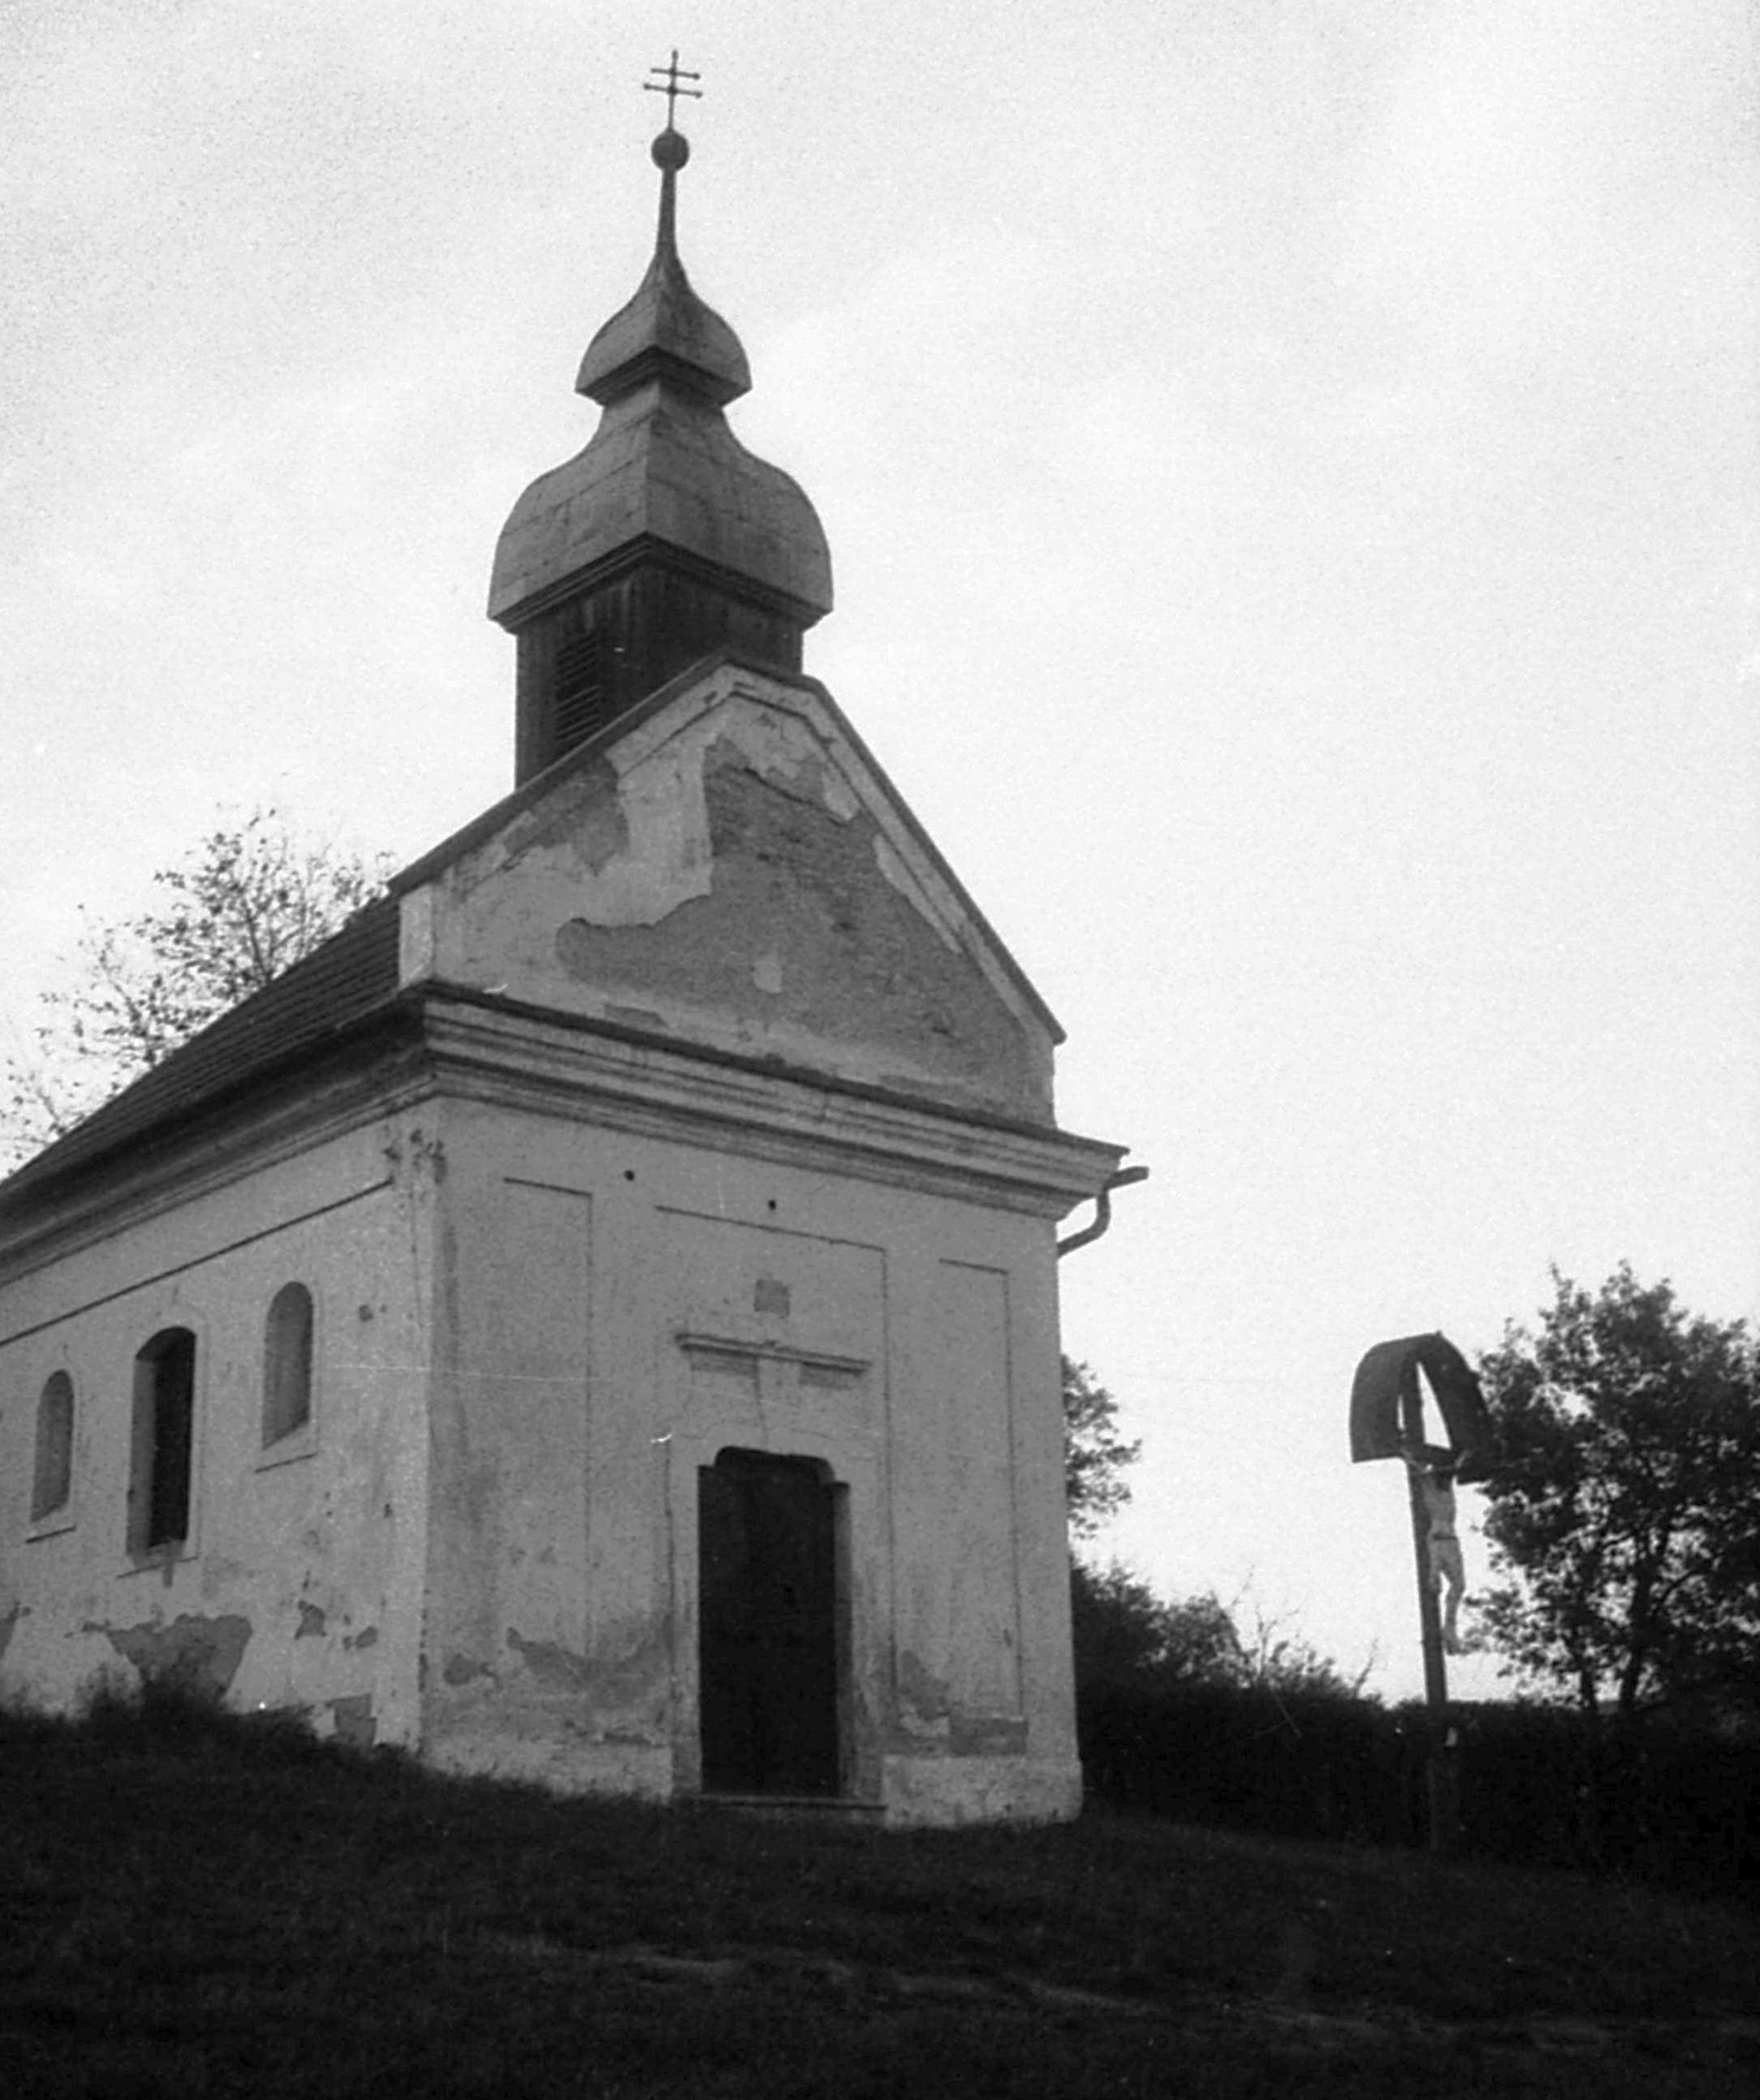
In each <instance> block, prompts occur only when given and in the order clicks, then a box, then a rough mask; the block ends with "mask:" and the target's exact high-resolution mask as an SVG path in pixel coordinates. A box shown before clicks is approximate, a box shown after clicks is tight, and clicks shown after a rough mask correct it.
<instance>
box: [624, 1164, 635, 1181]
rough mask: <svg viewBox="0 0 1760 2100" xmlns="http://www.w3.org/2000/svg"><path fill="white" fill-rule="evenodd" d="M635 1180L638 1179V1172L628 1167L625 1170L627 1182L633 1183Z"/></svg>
mask: <svg viewBox="0 0 1760 2100" xmlns="http://www.w3.org/2000/svg"><path fill="white" fill-rule="evenodd" d="M635 1178H636V1170H635V1168H634V1167H625V1168H624V1180H626V1181H633V1180H635Z"/></svg>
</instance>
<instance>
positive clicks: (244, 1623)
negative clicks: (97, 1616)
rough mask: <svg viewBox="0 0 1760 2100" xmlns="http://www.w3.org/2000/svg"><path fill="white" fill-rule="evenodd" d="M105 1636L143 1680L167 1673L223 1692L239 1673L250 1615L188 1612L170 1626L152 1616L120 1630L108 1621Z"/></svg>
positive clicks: (200, 1687) (246, 1641)
mask: <svg viewBox="0 0 1760 2100" xmlns="http://www.w3.org/2000/svg"><path fill="white" fill-rule="evenodd" d="M250 1634H251V1626H250V1621H249V1619H247V1618H245V1617H242V1616H241V1615H240V1614H239V1613H238V1612H228V1613H227V1614H226V1615H225V1616H223V1617H220V1618H217V1619H205V1618H199V1617H196V1615H195V1614H194V1613H193V1612H185V1613H183V1614H182V1615H181V1616H180V1617H177V1618H174V1620H173V1621H171V1623H170V1626H164V1625H161V1624H156V1623H155V1622H154V1621H151V1620H148V1621H144V1622H143V1624H141V1625H139V1626H128V1627H125V1628H124V1629H122V1630H121V1631H118V1630H117V1629H116V1628H114V1627H111V1626H106V1627H105V1628H104V1638H105V1639H107V1640H108V1642H109V1643H110V1645H111V1647H112V1648H114V1649H115V1650H116V1652H117V1654H118V1655H120V1656H121V1657H123V1658H124V1660H125V1661H128V1662H131V1663H132V1664H133V1665H135V1669H136V1670H138V1671H139V1674H140V1676H141V1678H142V1679H143V1681H145V1680H157V1681H160V1682H163V1681H164V1680H165V1679H172V1680H174V1681H175V1682H178V1683H184V1684H188V1685H192V1686H193V1687H197V1688H199V1689H201V1690H205V1691H213V1692H226V1691H228V1690H229V1689H230V1688H231V1687H232V1679H234V1678H235V1677H236V1675H237V1674H238V1666H239V1665H240V1662H242V1661H244V1659H245V1648H246V1647H247V1646H248V1645H249V1640H250Z"/></svg>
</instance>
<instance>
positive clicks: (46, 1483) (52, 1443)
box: [30, 1371, 73, 1524]
mask: <svg viewBox="0 0 1760 2100" xmlns="http://www.w3.org/2000/svg"><path fill="white" fill-rule="evenodd" d="M72 1501H73V1379H70V1378H69V1377H68V1374H67V1373H66V1372H65V1371H56V1372H55V1374H54V1375H53V1376H52V1377H51V1379H50V1380H49V1382H48V1383H47V1384H46V1385H45V1386H44V1387H43V1389H42V1394H41V1396H39V1397H38V1399H37V1470H36V1474H35V1476H34V1478H33V1481H32V1484H31V1497H30V1516H31V1522H32V1523H33V1524H40V1523H42V1520H43V1519H44V1518H45V1517H51V1516H55V1515H60V1514H61V1513H62V1512H63V1511H65V1510H66V1509H67V1507H68V1504H69V1503H70V1502H72Z"/></svg>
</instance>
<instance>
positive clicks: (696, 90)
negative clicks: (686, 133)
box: [642, 51, 703, 131]
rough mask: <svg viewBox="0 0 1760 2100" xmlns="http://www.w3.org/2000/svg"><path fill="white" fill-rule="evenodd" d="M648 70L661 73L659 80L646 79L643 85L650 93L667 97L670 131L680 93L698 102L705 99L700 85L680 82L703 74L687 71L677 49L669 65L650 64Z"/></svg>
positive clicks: (697, 77) (700, 77)
mask: <svg viewBox="0 0 1760 2100" xmlns="http://www.w3.org/2000/svg"><path fill="white" fill-rule="evenodd" d="M648 71H649V72H650V73H659V75H660V77H659V79H658V80H645V81H643V82H642V86H643V87H644V88H646V90H647V91H648V93H649V94H650V95H664V96H665V97H666V128H667V130H668V131H670V130H672V129H673V105H674V104H675V103H677V99H678V98H679V96H680V95H689V96H690V97H691V98H692V99H693V100H695V101H697V102H700V101H701V100H702V99H703V90H702V89H701V88H700V87H681V86H679V84H678V83H679V82H681V81H682V80H701V79H702V77H703V76H702V74H701V73H687V72H686V71H685V69H684V68H682V66H681V65H680V64H679V63H678V54H677V51H674V52H673V56H672V63H671V64H669V65H663V66H650V67H649V68H648Z"/></svg>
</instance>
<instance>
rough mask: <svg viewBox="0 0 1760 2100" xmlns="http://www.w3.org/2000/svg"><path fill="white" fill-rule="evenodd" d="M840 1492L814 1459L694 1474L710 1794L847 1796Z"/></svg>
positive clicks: (756, 1458)
mask: <svg viewBox="0 0 1760 2100" xmlns="http://www.w3.org/2000/svg"><path fill="white" fill-rule="evenodd" d="M835 1494H836V1490H835V1489H833V1488H832V1486H831V1484H830V1482H829V1481H827V1480H826V1479H825V1478H824V1476H823V1469H822V1468H821V1467H819V1466H818V1464H816V1463H815V1462H814V1461H813V1460H812V1459H810V1458H772V1457H770V1454H768V1453H766V1452H763V1451H738V1450H726V1451H723V1452H722V1453H721V1455H720V1456H719V1457H718V1458H717V1459H716V1461H715V1463H714V1464H713V1465H712V1466H704V1467H701V1468H699V1471H698V1474H697V1522H698V1549H697V1566H698V1570H699V1612H700V1637H699V1664H700V1674H701V1702H702V1708H701V1710H702V1724H703V1785H704V1789H705V1791H707V1792H709V1793H794V1794H813V1793H819V1794H828V1793H837V1792H838V1790H839V1782H840V1774H839V1771H838V1754H837V1746H838V1745H837V1738H838V1731H837V1583H836V1560H837V1551H836V1502H835V1499H834V1498H835Z"/></svg>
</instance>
